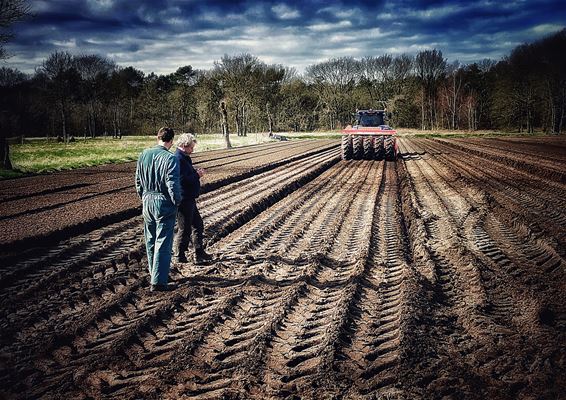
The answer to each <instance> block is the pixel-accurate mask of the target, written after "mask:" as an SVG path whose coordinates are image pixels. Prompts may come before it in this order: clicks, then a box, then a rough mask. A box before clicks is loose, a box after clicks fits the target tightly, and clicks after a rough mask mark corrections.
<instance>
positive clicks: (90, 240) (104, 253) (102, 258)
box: [0, 217, 143, 315]
mask: <svg viewBox="0 0 566 400" xmlns="http://www.w3.org/2000/svg"><path fill="white" fill-rule="evenodd" d="M139 230H140V221H139V217H138V218H132V219H129V220H127V221H124V222H121V223H117V224H113V225H109V226H107V227H105V228H101V229H98V230H96V231H94V232H92V233H90V234H87V235H82V236H79V237H77V238H73V239H71V240H69V241H66V242H64V243H61V244H59V245H58V246H55V247H53V248H51V249H49V250H47V251H45V253H43V252H42V253H40V254H37V255H36V256H35V257H33V258H30V259H27V260H25V261H22V262H19V263H17V264H15V265H13V266H10V267H8V268H0V273H3V279H2V281H1V282H0V287H2V289H9V290H5V291H3V292H2V293H0V304H1V308H2V314H3V315H4V313H5V312H8V311H10V310H12V309H13V308H14V307H16V306H17V307H18V308H19V307H21V306H22V305H23V303H22V302H25V301H26V300H33V299H35V297H36V296H38V295H40V293H41V292H42V291H44V290H48V291H52V289H53V288H52V287H51V285H52V284H53V282H54V281H58V280H60V279H64V278H65V277H67V276H69V274H72V273H74V272H76V271H78V270H80V269H85V267H86V268H88V269H89V273H90V274H91V275H95V274H97V273H102V272H103V271H104V270H106V269H108V268H110V267H111V266H112V265H113V264H116V263H120V262H125V261H127V259H128V258H129V255H132V253H139V252H140V251H141V246H142V245H143V243H141V242H140V240H141V236H140V235H139ZM85 262H86V265H85Z"/></svg>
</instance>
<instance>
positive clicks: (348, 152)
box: [342, 135, 353, 160]
mask: <svg viewBox="0 0 566 400" xmlns="http://www.w3.org/2000/svg"><path fill="white" fill-rule="evenodd" d="M352 155H353V150H352V136H351V135H343V136H342V160H351V159H352Z"/></svg>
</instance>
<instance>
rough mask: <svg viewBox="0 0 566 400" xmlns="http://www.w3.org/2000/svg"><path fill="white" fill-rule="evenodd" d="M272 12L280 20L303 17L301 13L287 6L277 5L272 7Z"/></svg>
mask: <svg viewBox="0 0 566 400" xmlns="http://www.w3.org/2000/svg"><path fill="white" fill-rule="evenodd" d="M271 10H272V11H273V12H274V13H275V14H276V15H277V17H278V18H280V19H295V18H299V17H300V16H301V13H300V12H299V11H298V10H296V9H293V8H291V7H289V6H287V5H286V4H277V5H275V6H273V7H271Z"/></svg>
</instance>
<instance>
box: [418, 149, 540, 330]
mask: <svg viewBox="0 0 566 400" xmlns="http://www.w3.org/2000/svg"><path fill="white" fill-rule="evenodd" d="M423 171H426V172H425V173H426V174H427V178H428V181H429V182H430V183H432V182H434V183H437V182H441V181H443V183H442V184H438V183H437V186H439V187H440V186H445V187H447V188H449V189H450V190H449V191H446V190H445V191H444V194H445V196H444V197H443V198H442V201H443V202H444V203H445V204H446V207H447V209H451V210H453V213H454V214H456V215H458V216H459V217H458V216H456V217H454V221H453V223H454V224H455V226H457V227H460V230H459V234H460V235H461V238H462V240H461V242H462V244H461V245H462V248H463V251H462V254H465V255H466V258H467V259H469V264H470V265H473V266H475V268H476V269H477V271H478V272H479V276H480V278H481V284H482V285H483V287H484V288H485V290H486V293H487V295H488V300H489V304H488V305H487V311H488V314H489V315H491V316H492V317H493V318H494V320H496V321H498V322H499V323H500V324H501V325H502V326H513V327H514V329H518V330H523V329H524V327H525V325H526V324H527V323H531V322H532V319H533V318H534V317H535V316H534V315H533V310H534V309H536V308H537V304H538V303H539V301H540V299H537V297H538V296H537V294H536V293H535V292H533V291H532V289H531V288H530V287H528V286H522V287H521V288H520V289H519V288H517V282H516V281H513V280H512V279H510V278H511V277H510V275H508V274H501V273H500V272H499V271H500V269H501V266H504V265H507V264H508V263H509V260H508V259H506V258H505V257H504V256H503V254H502V252H501V250H499V249H498V248H497V247H496V246H495V243H494V242H493V239H492V238H491V237H489V236H488V235H487V233H486V232H485V230H484V220H485V218H486V217H487V216H488V215H489V214H490V213H489V207H488V206H487V202H486V201H485V196H482V195H481V192H479V191H478V190H477V189H475V188H473V189H470V188H469V187H468V186H466V185H462V183H461V180H459V179H458V176H457V175H456V174H454V173H452V172H451V171H450V170H449V169H446V168H444V167H443V165H442V164H439V163H437V162H436V159H431V160H428V163H427V168H426V169H423ZM463 203H464V204H465V206H464V207H463V208H462V207H461V205H462V204H463ZM486 256H487V257H486ZM520 303H521V307H516V305H517V304H520ZM514 305H515V306H514Z"/></svg>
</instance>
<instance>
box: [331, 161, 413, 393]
mask: <svg viewBox="0 0 566 400" xmlns="http://www.w3.org/2000/svg"><path fill="white" fill-rule="evenodd" d="M386 165H387V166H386V168H385V173H384V178H383V180H382V184H381V186H380V189H379V192H378V193H377V201H376V202H375V203H374V205H373V207H374V209H373V221H372V224H371V232H370V235H368V236H367V237H366V241H367V243H368V251H367V257H366V261H365V262H366V274H365V275H364V276H363V279H361V280H360V287H359V292H358V297H357V299H356V302H355V304H354V305H353V306H352V307H351V308H350V310H349V313H348V324H347V326H348V329H347V330H346V331H345V332H344V334H343V337H342V338H341V341H340V345H339V350H338V352H337V357H336V366H335V370H337V371H338V373H337V377H338V379H339V380H340V381H342V382H345V383H346V385H345V386H346V387H347V389H346V390H345V394H346V395H347V396H348V397H349V398H358V397H360V396H370V395H371V396H374V397H380V396H397V397H398V396H402V395H403V392H402V389H401V382H400V380H399V379H398V378H399V376H398V368H399V362H400V357H401V354H402V343H403V342H404V335H406V334H407V333H406V332H405V328H404V325H405V322H404V321H405V319H406V318H405V315H404V314H406V313H407V311H408V307H410V306H409V303H410V301H411V300H410V298H409V297H410V296H409V295H408V293H407V292H408V291H409V292H410V291H411V289H410V288H409V287H408V286H409V285H410V284H409V283H408V282H409V281H408V280H407V276H408V274H411V272H410V271H409V268H408V265H407V263H406V260H405V256H406V254H407V249H406V240H405V235H406V234H405V232H404V230H403V227H404V222H403V216H402V213H401V209H400V204H399V184H398V180H397V170H396V166H395V163H387V164H386Z"/></svg>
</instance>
